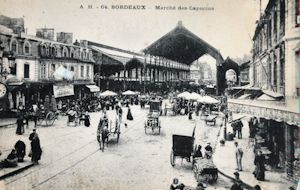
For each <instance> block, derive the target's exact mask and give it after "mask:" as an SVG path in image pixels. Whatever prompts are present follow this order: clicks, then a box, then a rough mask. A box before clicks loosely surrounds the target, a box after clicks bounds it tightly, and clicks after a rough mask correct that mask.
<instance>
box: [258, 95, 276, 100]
mask: <svg viewBox="0 0 300 190" xmlns="http://www.w3.org/2000/svg"><path fill="white" fill-rule="evenodd" d="M257 100H266V101H276V99H275V98H273V97H272V96H269V95H267V94H263V95H261V96H260V97H258V98H257Z"/></svg>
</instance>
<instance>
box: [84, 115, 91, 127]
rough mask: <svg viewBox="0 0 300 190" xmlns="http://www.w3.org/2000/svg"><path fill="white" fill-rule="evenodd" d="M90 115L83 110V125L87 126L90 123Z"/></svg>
mask: <svg viewBox="0 0 300 190" xmlns="http://www.w3.org/2000/svg"><path fill="white" fill-rule="evenodd" d="M90 120H91V117H90V115H89V112H85V114H84V126H86V127H89V126H90V125H91V122H90Z"/></svg>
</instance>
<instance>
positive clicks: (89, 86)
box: [85, 85, 100, 92]
mask: <svg viewBox="0 0 300 190" xmlns="http://www.w3.org/2000/svg"><path fill="white" fill-rule="evenodd" d="M85 86H86V87H87V88H89V89H90V92H100V88H99V87H98V86H96V85H85Z"/></svg>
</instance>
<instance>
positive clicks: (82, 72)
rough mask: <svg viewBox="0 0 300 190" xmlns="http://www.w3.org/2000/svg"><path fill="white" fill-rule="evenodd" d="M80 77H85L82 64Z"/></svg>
mask: <svg viewBox="0 0 300 190" xmlns="http://www.w3.org/2000/svg"><path fill="white" fill-rule="evenodd" d="M80 77H82V78H83V77H84V66H80Z"/></svg>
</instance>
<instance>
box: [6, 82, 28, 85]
mask: <svg viewBox="0 0 300 190" xmlns="http://www.w3.org/2000/svg"><path fill="white" fill-rule="evenodd" d="M23 83H24V82H10V83H8V85H9V86H21V85H22V84H23Z"/></svg>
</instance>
